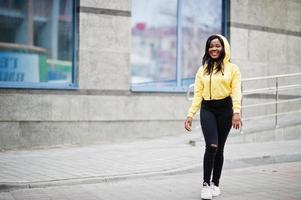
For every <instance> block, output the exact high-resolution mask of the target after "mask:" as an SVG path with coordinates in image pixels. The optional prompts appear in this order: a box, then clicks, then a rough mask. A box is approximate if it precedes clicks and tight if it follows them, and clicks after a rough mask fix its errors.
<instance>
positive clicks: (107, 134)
mask: <svg viewBox="0 0 301 200" xmlns="http://www.w3.org/2000/svg"><path fill="white" fill-rule="evenodd" d="M3 2H4V3H3ZM8 2H11V4H12V5H14V1H5V0H4V1H0V5H2V7H1V9H0V15H1V16H0V17H1V18H0V25H1V26H0V29H1V28H3V27H4V28H6V29H5V30H6V31H8V30H9V31H10V30H12V28H9V27H8V23H6V20H7V16H8V15H9V14H7V12H6V11H7V10H9V9H8V8H10V7H9V6H10V5H9V4H8ZM29 2H30V1H29ZM40 2H42V1H40ZM53 2H56V1H53ZM137 2H139V1H138V0H135V1H130V0H98V1H94V0H81V1H61V4H55V3H53V4H52V5H51V7H52V8H53V9H52V11H51V14H49V16H51V17H49V18H50V19H51V20H47V16H46V14H47V12H46V14H45V13H43V15H45V16H42V14H41V16H40V15H39V17H36V15H35V14H32V15H31V14H30V13H34V11H33V10H35V6H34V5H35V4H34V3H33V4H32V5H31V6H30V4H28V5H27V6H28V11H27V14H28V13H29V14H28V15H26V16H27V17H26V20H27V22H28V21H30V20H31V19H32V21H33V23H31V24H32V25H31V27H33V28H31V29H30V28H28V29H26V31H25V32H26V34H25V33H24V32H23V33H22V29H21V28H20V29H14V30H16V31H15V32H14V36H10V35H9V34H6V35H4V34H2V33H1V42H0V49H1V50H2V54H1V53H0V59H1V58H2V64H3V63H7V62H8V61H3V59H4V60H5V59H6V60H7V58H8V56H7V49H10V50H11V49H14V51H13V52H10V54H8V55H9V56H11V57H13V56H14V55H15V54H17V53H18V58H19V60H18V62H21V63H28V62H29V61H27V60H26V59H28V57H30V56H33V57H35V58H34V59H33V60H36V61H35V62H37V63H40V62H42V64H38V65H36V66H38V68H39V71H36V70H35V69H37V67H33V69H30V68H26V67H27V66H28V65H25V66H26V67H24V68H25V69H24V70H25V72H22V70H20V71H19V72H18V73H24V74H25V75H24V74H23V75H22V74H21V75H20V74H19V75H17V74H15V75H14V77H12V76H10V75H3V74H5V73H10V72H9V71H5V70H4V71H3V70H2V71H1V70H0V72H1V73H2V74H1V73H0V74H1V76H2V78H1V77H0V80H1V82H0V85H1V89H0V149H17V148H32V147H50V146H57V145H70V144H80V145H82V144H92V143H101V142H111V141H129V140H133V139H141V138H154V137H161V136H167V135H179V134H184V133H185V131H184V128H183V122H184V119H185V117H186V113H187V109H188V108H189V106H190V102H189V101H187V99H186V98H185V97H186V94H185V90H186V89H187V86H188V85H189V84H190V83H192V82H193V74H194V73H195V71H196V69H197V67H198V65H196V66H193V67H192V68H189V66H190V65H192V64H193V63H194V61H196V62H200V61H201V57H202V55H198V53H196V52H199V51H200V52H201V51H203V49H202V48H198V46H199V45H194V42H192V43H191V44H188V43H189V38H191V40H192V41H195V42H199V41H198V39H197V38H198V34H199V33H200V32H199V30H198V29H192V30H190V29H189V30H188V28H187V27H189V26H185V25H183V24H182V25H181V26H180V27H183V28H182V29H181V30H180V32H177V31H179V29H177V26H175V29H172V28H169V29H163V28H162V27H159V28H158V25H157V29H147V28H148V26H147V25H146V24H144V23H141V22H140V21H139V20H137V18H136V17H137V16H138V17H139V16H141V14H140V15H139V12H141V10H140V11H139V9H145V12H146V10H147V9H146V8H149V6H150V5H149V6H148V7H145V8H143V7H141V8H140V7H135V5H136V3H137ZM154 2H155V1H154ZM166 2H169V3H173V5H175V6H176V7H175V10H176V12H175V13H173V14H172V15H173V16H175V15H178V13H177V9H179V7H177V6H179V4H178V3H179V2H178V1H171V0H170V1H166ZM185 2H186V1H182V4H181V6H182V8H183V7H185V5H184V4H185ZM193 2H194V1H193ZM225 2H226V4H225ZM1 3H2V4H1ZM68 3H69V4H68ZM166 5H169V4H166ZM198 5H199V6H200V7H202V4H201V3H199V4H198ZM17 6H22V5H17ZM43 6H45V5H43ZM49 6H50V5H48V7H49ZM215 6H216V8H217V9H219V11H218V12H219V13H220V16H221V17H220V18H217V22H218V23H220V24H221V28H220V29H216V30H215V29H214V27H213V28H212V29H210V30H211V31H212V32H213V31H214V32H216V31H217V32H219V31H220V33H222V34H226V35H227V37H228V39H229V40H230V45H231V53H232V62H233V63H235V64H237V65H238V66H239V67H240V70H241V73H242V76H243V78H249V77H257V76H267V75H276V74H288V73H298V72H301V46H300V45H299V44H300V43H301V12H300V10H301V1H299V0H288V1H287V0H252V1H251V0H231V1H221V3H220V4H219V5H215ZM46 7H47V5H46ZM39 8H41V7H39ZM54 8H56V9H54ZM163 8H164V7H163ZM14 9H15V10H16V8H14ZM38 10H39V9H38ZM153 10H156V7H154V9H153ZM161 10H162V9H161ZM183 10H184V9H183ZM207 10H209V11H210V9H207ZM143 11H144V10H142V13H143ZM163 11H164V9H163ZM55 12H57V14H55ZM170 12H172V11H171V10H170V9H169V10H166V13H167V14H168V15H170ZM195 12H196V13H197V15H199V16H202V13H199V14H198V12H197V11H195ZM183 13H184V11H183ZM187 13H191V12H189V10H188V11H187ZM15 15H16V14H15ZM183 15H184V14H183ZM24 16H25V15H24ZM187 16H188V17H191V16H190V15H187ZM5 17H6V18H5ZM188 17H187V18H188ZM192 17H193V16H192ZM134 18H135V19H134ZM177 19H178V18H175V19H173V20H175V22H174V23H175V24H176V25H179V24H178V23H180V22H179V21H177ZM26 20H25V22H26ZM154 20H155V19H154ZM21 21H22V20H18V19H14V23H15V24H17V25H18V27H22V23H23V22H24V20H23V21H22V22H21ZM196 22H197V21H196ZM215 22H216V21H214V22H212V23H211V25H212V24H215ZM68 23H69V24H68ZM133 23H134V25H133ZM181 23H183V21H182V22H181ZM9 24H10V25H11V24H12V23H9ZM29 24H30V23H29ZM17 25H16V26H17ZM223 26H226V28H224V29H223ZM29 27H30V26H29ZM55 27H58V28H55ZM72 27H73V28H74V29H72ZM154 27H155V26H154ZM205 27H207V29H206V30H209V29H208V27H210V24H209V25H206V26H205ZM4 28H3V30H4ZM36 29H37V30H39V31H40V32H37V31H35V30H36ZM30 30H31V31H30ZM141 30H147V31H144V32H143V33H141V32H139V31H141ZM23 31H24V30H23ZM0 32H1V31H0ZM30 33H31V34H30ZM209 33H211V32H210V31H209V32H208V34H209ZM68 34H69V35H68ZM162 34H163V36H162ZM179 34H181V35H182V36H183V37H182V39H181V41H180V43H179V38H178V36H179ZM37 35H40V37H38V36H37ZM53 35H56V36H55V37H54V36H53ZM139 35H140V36H139ZM141 35H142V36H141ZM138 36H139V37H138ZM161 36H162V38H164V42H161V43H158V41H157V40H158V37H161ZM205 36H206V37H207V35H206V34H204V37H205ZM11 37H14V41H22V40H26V45H25V44H23V43H22V45H15V46H14V45H13V44H11V45H9V44H7V43H8V42H4V41H10V40H13V39H10V38H11ZM24 37H26V38H24ZM175 37H177V38H176V39H175ZM205 39H206V38H205ZM28 41H29V42H28ZM53 41H55V42H53ZM162 41H163V39H162ZM190 42H191V41H190ZM203 42H204V41H203ZM10 43H17V42H10ZM36 44H39V45H36ZM135 44H136V45H135ZM179 44H182V45H183V48H182V47H180V46H177V45H179ZM1 45H2V46H1ZM143 45H145V46H143ZM185 45H186V46H185ZM201 45H203V46H204V44H201V43H200V46H201ZM158 46H159V47H160V48H158ZM177 47H178V48H177ZM24 48H26V55H23V52H24ZM158 49H159V50H160V51H159V50H158ZM170 49H173V51H172V52H170ZM179 49H182V53H180V54H181V55H185V56H186V55H187V59H186V57H185V56H183V58H181V59H178V56H179ZM187 49H188V50H191V53H187V52H188V51H187ZM139 53H140V54H139ZM21 54H22V55H21ZM31 54H32V55H31ZM200 54H201V53H200ZM45 55H46V57H47V56H48V57H47V58H45ZM154 55H155V56H154ZM5 56H6V57H5ZM22 56H23V57H22ZM158 56H160V57H158ZM189 56H190V57H191V58H190V57H189ZM197 57H199V59H197ZM141 58H145V59H141ZM154 58H155V59H154ZM157 58H160V59H157ZM22 59H23V60H22ZM154 60H155V61H154ZM158 60H159V61H160V62H159V61H158ZM9 62H12V63H15V62H17V61H14V60H10V61H9ZM30 62H33V61H32V60H31V61H30ZM158 63H159V64H160V68H157V66H159V64H158ZM179 63H182V65H179ZM12 65H13V64H12ZM175 65H177V67H173V68H170V66H175ZM2 66H4V64H3V65H2ZM9 66H10V65H9ZM30 66H35V65H34V64H31V65H30ZM41 66H44V67H45V66H46V69H47V70H46V71H47V72H45V69H44V68H43V67H42V68H41ZM141 66H142V68H141ZM143 66H144V68H143ZM149 66H152V67H153V68H148V69H147V70H148V71H147V70H146V71H143V70H140V71H139V69H145V67H149ZM178 66H184V67H183V68H181V67H180V68H178ZM185 66H188V67H185ZM3 68H4V67H3ZM12 68H13V66H12ZM29 69H30V70H29ZM43 69H44V71H43ZM133 69H135V70H133ZM179 69H181V70H179ZM26 70H27V71H26ZM179 71H180V72H179ZM179 73H180V78H179ZM45 74H46V75H45ZM137 74H138V75H137ZM158 74H159V75H160V76H159V75H158ZM170 74H173V75H172V76H173V77H169V76H170ZM182 74H184V76H181V75H182ZM7 77H12V78H11V79H8V78H7ZM24 77H30V78H29V82H31V83H26V84H24V83H22V81H23V82H26V81H24V80H25V79H24ZM45 77H46V78H45ZM22 78H23V79H22ZM8 80H9V81H11V82H12V83H10V82H9V81H8ZM18 80H22V81H21V83H20V81H19V82H18V83H16V82H17V81H18ZM179 81H180V82H179ZM185 81H187V83H186V82H185ZM162 82H163V83H162ZM140 83H143V84H140ZM153 83H155V84H153ZM257 84H259V83H257ZM260 84H261V83H260ZM264 84H267V85H269V83H264ZM255 85H256V84H255ZM247 87H251V86H247ZM162 88H164V89H162ZM298 92H299V94H300V91H298ZM294 93H296V91H294ZM294 106H299V104H298V105H294ZM294 106H293V108H294ZM197 123H198V122H197V119H196V122H195V123H194V124H197Z"/></svg>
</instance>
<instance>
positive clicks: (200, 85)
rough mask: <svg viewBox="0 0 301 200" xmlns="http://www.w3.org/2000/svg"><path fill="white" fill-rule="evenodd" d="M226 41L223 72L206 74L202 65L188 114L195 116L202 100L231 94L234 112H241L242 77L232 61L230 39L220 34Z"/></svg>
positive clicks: (196, 79) (196, 78)
mask: <svg viewBox="0 0 301 200" xmlns="http://www.w3.org/2000/svg"><path fill="white" fill-rule="evenodd" d="M218 36H219V37H221V38H222V40H223V41H224V46H225V47H224V48H225V58H224V60H223V67H224V68H223V74H222V73H221V72H218V73H215V72H213V73H212V74H210V75H208V74H204V69H205V68H204V66H203V65H202V66H201V67H200V68H199V70H198V72H197V74H196V77H195V82H194V97H193V102H192V105H191V107H190V109H189V111H188V116H189V117H193V116H194V115H195V113H196V112H197V111H198V110H199V109H200V108H201V103H202V100H203V99H205V100H219V99H224V98H226V97H228V96H231V98H232V102H233V112H234V113H240V108H241V78H240V71H239V68H238V67H237V66H236V65H234V64H232V63H230V45H229V42H228V40H227V39H226V38H225V37H223V36H221V35H218Z"/></svg>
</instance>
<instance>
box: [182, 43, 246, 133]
mask: <svg viewBox="0 0 301 200" xmlns="http://www.w3.org/2000/svg"><path fill="white" fill-rule="evenodd" d="M222 48H223V47H222V44H221V43H220V41H219V40H218V39H214V40H212V41H211V42H210V48H209V50H208V51H209V55H210V57H211V58H213V59H217V58H218V57H219V56H220V54H221V51H222ZM184 126H185V129H186V130H187V131H189V132H190V131H192V129H191V126H192V117H187V118H186V120H185V122H184ZM232 127H233V128H234V129H239V128H240V127H241V117H240V114H239V113H233V117H232Z"/></svg>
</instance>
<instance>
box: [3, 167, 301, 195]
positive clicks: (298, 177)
mask: <svg viewBox="0 0 301 200" xmlns="http://www.w3.org/2000/svg"><path fill="white" fill-rule="evenodd" d="M201 175H202V174H201V172H192V173H186V174H178V175H171V176H168V175H161V176H156V177H144V178H140V179H130V180H121V181H113V182H107V183H97V184H80V185H69V186H54V187H47V188H33V189H20V190H14V191H10V192H2V193H0V200H135V199H143V200H184V199H185V200H200V199H201V198H200V195H201V189H200V188H201V183H200V178H201ZM220 187H221V190H222V195H221V196H219V197H216V198H214V199H215V200H251V199H268V200H300V199H301V190H300V189H301V188H300V187H301V162H291V163H278V164H270V165H260V166H253V167H248V168H239V169H226V170H224V172H223V176H222V179H221V186H220Z"/></svg>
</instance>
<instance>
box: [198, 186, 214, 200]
mask: <svg viewBox="0 0 301 200" xmlns="http://www.w3.org/2000/svg"><path fill="white" fill-rule="evenodd" d="M201 198H202V199H212V190H211V188H210V186H209V185H208V184H207V183H204V184H203V188H202V193H201Z"/></svg>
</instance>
